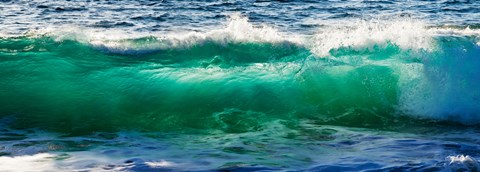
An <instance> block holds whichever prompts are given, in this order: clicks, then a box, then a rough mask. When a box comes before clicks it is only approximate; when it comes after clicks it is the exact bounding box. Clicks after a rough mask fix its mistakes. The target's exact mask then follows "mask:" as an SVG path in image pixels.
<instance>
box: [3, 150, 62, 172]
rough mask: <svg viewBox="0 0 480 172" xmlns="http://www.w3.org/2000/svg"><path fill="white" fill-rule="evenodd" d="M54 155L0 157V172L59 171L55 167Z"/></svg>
mask: <svg viewBox="0 0 480 172" xmlns="http://www.w3.org/2000/svg"><path fill="white" fill-rule="evenodd" d="M53 157H54V155H53V154H49V153H39V154H35V155H25V156H14V157H8V156H1V157H0V171H10V172H14V171H32V172H33V171H61V169H59V168H57V167H56V166H55V163H54V161H53V159H52V158H53Z"/></svg>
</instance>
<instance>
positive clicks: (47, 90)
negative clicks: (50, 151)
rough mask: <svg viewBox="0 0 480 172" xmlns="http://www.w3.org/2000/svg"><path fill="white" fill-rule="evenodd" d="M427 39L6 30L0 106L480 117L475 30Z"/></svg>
mask: <svg viewBox="0 0 480 172" xmlns="http://www.w3.org/2000/svg"><path fill="white" fill-rule="evenodd" d="M219 40H221V41H219ZM432 42H433V44H434V46H433V48H432V49H430V50H425V49H412V48H404V47H402V46H401V45H400V44H398V43H396V42H392V41H388V40H386V41H385V42H374V43H373V44H369V46H367V47H365V46H355V45H353V46H352V45H345V44H343V45H342V46H337V47H332V48H330V49H329V51H328V53H324V52H322V53H318V51H316V50H315V49H314V48H316V47H313V46H312V45H309V44H301V43H296V42H292V41H287V40H284V41H270V40H268V41H256V40H251V41H248V40H246V41H245V40H241V39H240V40H238V39H237V40H235V39H234V40H228V39H227V40H226V41H225V40H223V41H222V39H213V38H202V39H194V41H189V42H188V43H185V41H184V42H181V44H180V43H178V42H175V41H172V40H169V39H161V38H157V37H143V38H136V39H122V40H116V41H101V42H98V41H80V40H75V39H63V40H58V39H56V38H55V37H51V36H38V37H29V36H22V37H9V38H2V39H0V57H1V59H2V60H1V62H0V70H2V72H1V73H0V76H1V78H2V80H1V81H0V90H1V91H0V110H1V112H0V115H2V116H12V115H13V116H14V117H15V118H16V119H17V121H16V122H15V123H14V124H13V125H14V126H16V127H21V128H23V127H40V128H44V129H49V130H54V131H62V132H79V133H83V132H90V131H115V130H121V129H139V130H147V131H183V132H189V131H195V130H198V129H214V130H221V131H224V132H233V133H238V132H249V131H257V130H262V128H263V127H264V124H265V123H268V122H271V121H276V120H280V121H284V123H285V124H286V125H293V126H294V125H295V123H296V122H298V121H300V120H302V119H310V120H313V121H315V122H316V123H319V124H328V125H343V126H355V127H369V128H370V127H371V128H388V127H396V126H404V125H405V124H406V123H413V124H419V123H423V122H424V121H423V120H419V119H424V120H427V121H430V120H443V121H450V122H460V123H462V124H476V122H475V121H476V120H478V119H479V118H480V116H479V114H478V112H479V110H480V103H479V101H480V100H479V96H480V91H479V90H478V89H477V88H479V86H480V82H479V81H480V78H479V76H480V75H479V70H478V68H477V66H479V65H480V59H478V58H477V56H478V54H480V48H479V46H478V44H477V43H476V40H475V38H474V37H468V36H437V37H435V38H433V41H432ZM313 45H317V44H313Z"/></svg>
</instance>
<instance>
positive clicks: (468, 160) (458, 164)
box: [446, 155, 480, 171]
mask: <svg viewBox="0 0 480 172" xmlns="http://www.w3.org/2000/svg"><path fill="white" fill-rule="evenodd" d="M446 160H447V161H449V162H448V163H447V164H446V169H447V170H449V171H478V170H480V166H479V164H478V162H477V160H475V158H473V157H471V156H468V155H457V156H448V157H447V158H446Z"/></svg>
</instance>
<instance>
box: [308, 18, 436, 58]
mask: <svg viewBox="0 0 480 172" xmlns="http://www.w3.org/2000/svg"><path fill="white" fill-rule="evenodd" d="M388 43H392V44H395V45H397V46H399V47H400V48H402V49H426V50H429V49H432V37H431V34H429V30H428V29H426V25H425V24H424V23H422V22H420V21H415V20H406V19H402V20H393V21H373V20H372V21H354V22H352V23H351V24H350V25H342V26H330V27H325V28H321V29H320V30H319V31H318V33H317V34H316V35H315V36H314V40H313V46H314V47H313V51H314V52H315V53H316V54H318V55H320V56H327V55H329V51H330V50H332V49H336V48H340V47H348V48H353V49H371V48H373V46H386V45H387V44H388Z"/></svg>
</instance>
